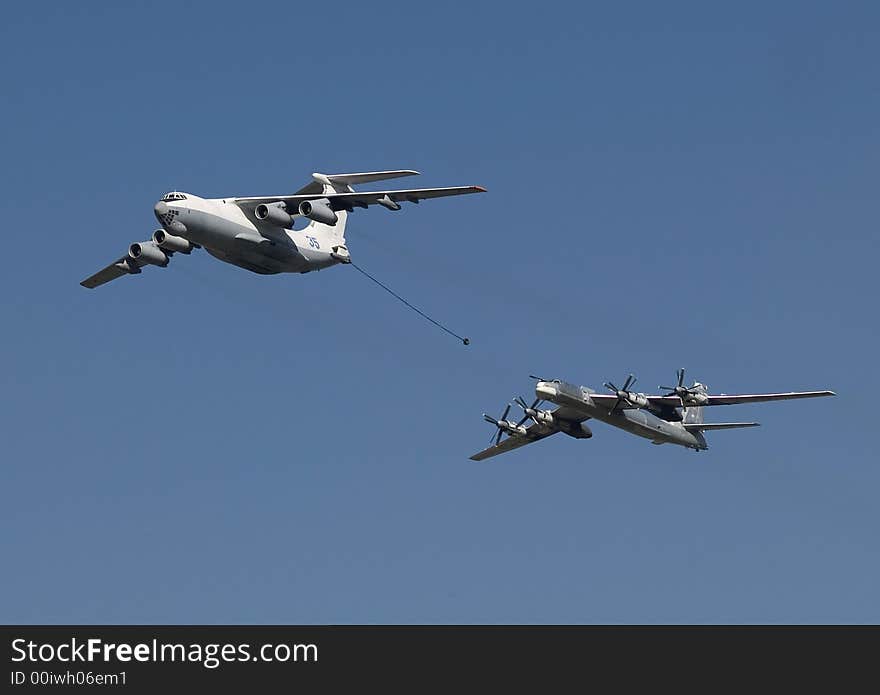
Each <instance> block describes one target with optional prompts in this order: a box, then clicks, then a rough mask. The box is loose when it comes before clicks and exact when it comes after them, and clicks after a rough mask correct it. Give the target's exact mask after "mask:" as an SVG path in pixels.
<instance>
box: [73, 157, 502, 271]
mask: <svg viewBox="0 0 880 695" xmlns="http://www.w3.org/2000/svg"><path fill="white" fill-rule="evenodd" d="M418 173H419V172H417V171H412V170H408V169H407V170H399V171H371V172H365V173H356V174H318V173H316V174H312V179H313V181H311V182H310V183H308V184H307V185H306V186H304V187H303V188H301V189H300V190H298V191H297V192H296V193H293V194H290V195H268V196H258V197H252V198H200V197H199V196H197V195H192V194H191V193H180V192H177V191H172V192H171V193H167V194H166V195H164V196H163V197H162V199H161V200H160V201H158V202H157V203H156V205H155V206H154V207H153V211H154V212H155V214H156V218H157V219H158V220H159V223H160V224H161V225H162V227H161V229H157V230H156V231H155V232H154V233H153V236H152V238H150V239H148V240H147V241H140V242H137V243H134V244H132V245H131V246H129V247H128V253H126V255H124V256H123V257H122V258H120V259H119V260H116V261H114V262H113V263H111V264H110V265H108V266H107V267H106V268H104V269H103V270H99V271H98V272H97V273H95V274H94V275H92V276H90V277H88V278H86V279H85V280H83V281H82V282H81V283H80V284H81V285H82V286H83V287H88V288H94V287H97V286H98V285H103V284H104V283H105V282H110V281H111V280H115V279H116V278H119V277H122V276H123V275H132V274H136V273H140V272H141V268H143V267H145V266H147V265H157V266H160V267H163V268H164V267H165V266H167V265H168V261H169V259H170V258H171V256H172V255H173V254H174V253H176V252H180V253H184V254H189V253H191V252H192V250H193V249H197V248H204V249H205V250H206V251H207V252H208V253H210V254H211V255H212V256H214V257H215V258H218V259H220V260H221V261H225V262H226V263H231V264H233V265H237V266H239V267H241V268H245V269H247V270H250V271H253V272H254V273H260V274H262V275H274V274H276V273H308V272H311V271H313V270H321V269H322V268H328V267H330V266H333V265H336V264H339V263H351V256H350V254H349V252H348V248H347V247H346V243H345V223H346V219H347V216H348V213H350V212H352V211H353V210H354V208H367V207H369V206H370V205H381V206H382V207H384V208H387V209H388V210H400V208H401V203H404V202H410V203H418V202H419V201H421V200H425V199H428V198H442V197H445V196H451V195H464V194H466V193H482V192H485V190H486V189H485V188H482V187H481V186H456V187H451V188H413V189H404V190H385V191H368V192H359V191H355V190H354V188H353V186H354V185H355V184H360V183H369V182H372V181H383V180H385V179H394V178H398V177H401V176H413V175H415V174H418ZM297 218H306V219H308V220H309V222H308V225H307V226H306V227H305V228H304V229H302V230H299V231H296V230H294V229H293V226H294V221H295V220H296V219H297Z"/></svg>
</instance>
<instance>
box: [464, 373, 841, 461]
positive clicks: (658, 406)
mask: <svg viewBox="0 0 880 695" xmlns="http://www.w3.org/2000/svg"><path fill="white" fill-rule="evenodd" d="M677 377H678V382H677V384H676V385H675V386H660V387H659V388H661V389H665V390H666V391H667V393H664V394H659V395H648V394H644V393H639V392H636V391H632V390H631V389H632V387H633V385H634V384H635V382H636V378H635V377H634V376H633V375H632V374H630V375H629V376H628V377H627V379H626V381H624V382H623V386H622V387H617V386H615V385H614V384H613V383H612V382H610V381H608V382H606V383H605V388H606V389H608V391H609V392H610V393H607V394H606V393H598V392H597V391H594V390H593V389H591V388H588V387H586V386H575V385H573V384H569V383H567V382H565V381H561V380H559V379H552V380H550V379H543V378H541V377H536V376H532V378H533V379H537V383H536V384H535V400H534V401H533V402H532V403H531V404H528V403H526V401H525V399H523V398H522V397H520V396H518V397H517V398H515V399H514V401H513V403H508V404H507V407H506V408H505V409H504V412H503V413H502V414H501V417H499V418H494V417H491V416H490V415H486V414H485V413H484V414H483V419H485V420H486V422H489V423H491V424H492V425H494V426H495V428H496V432H495V433H493V435H492V440H491V446H489V447H488V448H486V449H483V450H482V451H480V452H477V453H476V454H474V455H473V456H471V457H470V458H471V459H472V460H473V461H482V460H484V459H487V458H490V457H492V456H497V455H498V454H503V453H505V452H507V451H511V450H513V449H518V448H519V447H521V446H525V445H526V444H531V443H532V442H537V441H539V440H541V439H545V438H546V437H549V436H551V435H554V434H556V433H557V432H562V433H563V434H567V435H568V436H570V437H574V438H575V439H589V438H590V437H592V436H593V432H592V430H591V429H590V428H589V427H588V426H587V425H586V424H585V423H586V421H587V420H589V419H591V418H592V419H595V420H599V421H601V422H605V423H607V424H609V425H612V426H613V427H617V428H619V429H622V430H624V431H626V432H629V433H630V434H634V435H636V436H638V437H643V438H644V439H649V440H650V441H651V443H652V444H677V445H679V446H683V447H685V448H688V449H693V450H694V451H705V450H706V449H708V448H709V445H708V444H707V443H706V438H705V437H704V436H703V433H704V432H711V431H714V430H729V429H738V428H741V427H757V426H758V423H757V422H718V423H706V422H703V408H704V407H706V406H713V405H734V404H737V403H760V402H765V401H783V400H792V399H797V398H817V397H820V396H834V395H836V394H835V393H834V392H833V391H789V392H785V393H762V394H751V395H727V394H719V395H712V394H710V393H709V389H708V388H707V387H706V385H705V384H701V383H700V382H698V381H695V382H694V383H693V385H692V386H685V385H684V369H679V370H678V372H677ZM544 401H550V402H551V403H554V404H555V405H557V406H558V407H557V408H555V409H553V410H545V409H542V408H541V404H542V403H543V402H544ZM513 405H517V406H518V407H519V408H520V409H521V410H522V412H523V416H522V418H520V419H519V420H518V421H513V420H508V419H507V418H508V415H509V414H510V409H511V407H512V406H513ZM528 421H531V424H529V425H526V423H527V422H528ZM504 435H507V436H506V438H504V439H502V437H503V436H504Z"/></svg>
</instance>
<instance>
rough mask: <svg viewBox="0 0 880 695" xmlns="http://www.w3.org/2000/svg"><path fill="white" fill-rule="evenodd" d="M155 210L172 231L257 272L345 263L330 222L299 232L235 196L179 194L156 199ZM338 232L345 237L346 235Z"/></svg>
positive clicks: (303, 270) (293, 270) (300, 270)
mask: <svg viewBox="0 0 880 695" xmlns="http://www.w3.org/2000/svg"><path fill="white" fill-rule="evenodd" d="M153 211H154V212H155V214H156V219H158V220H159V223H160V224H161V225H162V228H163V229H165V231H167V232H168V233H169V234H173V235H175V236H179V237H183V238H184V239H187V240H189V241H191V242H192V243H194V244H198V245H199V246H202V247H203V248H204V249H205V250H206V251H208V253H210V254H211V255H212V256H214V257H215V258H218V259H219V260H221V261H225V262H226V263H231V264H233V265H236V266H239V267H241V268H245V269H247V270H250V271H253V272H255V273H260V274H263V275H271V274H275V273H308V272H311V271H313V270H320V269H322V268H328V267H330V266H332V265H336V264H337V263H340V262H341V261H340V260H338V258H337V257H336V256H334V254H333V247H332V241H333V240H332V239H330V238H328V235H327V232H326V226H325V225H319V224H316V223H314V222H312V223H311V224H309V225H308V226H307V227H306V228H305V229H303V230H300V231H295V230H293V229H283V228H281V227H278V226H276V225H273V224H267V223H263V222H260V221H259V220H257V219H256V217H254V216H253V212H252V211H246V210H245V209H243V208H241V207H239V206H238V205H236V204H235V203H234V202H232V201H231V200H230V199H226V198H200V197H199V196H195V195H192V194H191V193H177V192H174V193H169V194H167V195H165V196H164V197H163V198H162V200H160V201H159V202H157V203H156V205H155V206H154V208H153ZM338 236H339V237H340V239H342V235H341V233H340V234H339V235H338ZM340 243H342V241H340Z"/></svg>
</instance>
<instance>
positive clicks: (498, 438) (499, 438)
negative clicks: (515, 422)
mask: <svg viewBox="0 0 880 695" xmlns="http://www.w3.org/2000/svg"><path fill="white" fill-rule="evenodd" d="M502 434H504V430H502V429H501V428H500V427H499V428H498V436H497V437H495V446H498V445H499V444H500V443H501V435H502Z"/></svg>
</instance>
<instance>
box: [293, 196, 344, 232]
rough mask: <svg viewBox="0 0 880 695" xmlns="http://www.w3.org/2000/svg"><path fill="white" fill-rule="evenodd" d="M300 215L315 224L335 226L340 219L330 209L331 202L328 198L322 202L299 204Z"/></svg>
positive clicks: (321, 200)
mask: <svg viewBox="0 0 880 695" xmlns="http://www.w3.org/2000/svg"><path fill="white" fill-rule="evenodd" d="M299 214H300V215H302V216H303V217H308V218H309V219H310V220H314V221H315V222H322V223H323V224H329V225H334V224H336V222H337V220H338V219H339V218H338V217H337V216H336V213H335V212H333V210H332V209H331V208H330V201H329V200H327V199H326V198H321V199H320V200H304V201H303V202H301V203H300V204H299Z"/></svg>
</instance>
